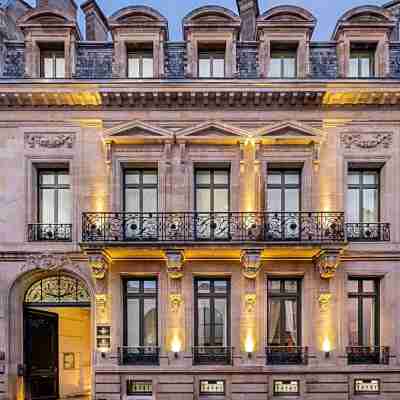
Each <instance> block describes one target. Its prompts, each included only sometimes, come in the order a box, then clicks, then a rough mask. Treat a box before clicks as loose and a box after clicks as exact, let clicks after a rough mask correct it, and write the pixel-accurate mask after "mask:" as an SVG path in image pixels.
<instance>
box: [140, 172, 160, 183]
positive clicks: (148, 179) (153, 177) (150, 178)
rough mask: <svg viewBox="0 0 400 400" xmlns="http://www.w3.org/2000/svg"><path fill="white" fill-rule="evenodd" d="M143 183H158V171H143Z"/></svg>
mask: <svg viewBox="0 0 400 400" xmlns="http://www.w3.org/2000/svg"><path fill="white" fill-rule="evenodd" d="M143 184H145V185H157V172H156V171H143Z"/></svg>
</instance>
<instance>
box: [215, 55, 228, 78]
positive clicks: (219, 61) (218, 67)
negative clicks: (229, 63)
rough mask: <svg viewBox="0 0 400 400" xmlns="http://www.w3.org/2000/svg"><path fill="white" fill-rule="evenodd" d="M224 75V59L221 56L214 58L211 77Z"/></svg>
mask: <svg viewBox="0 0 400 400" xmlns="http://www.w3.org/2000/svg"><path fill="white" fill-rule="evenodd" d="M224 76H225V60H224V59H223V58H214V63H213V77H214V78H223V77H224Z"/></svg>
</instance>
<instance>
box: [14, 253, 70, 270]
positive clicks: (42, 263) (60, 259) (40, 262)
mask: <svg viewBox="0 0 400 400" xmlns="http://www.w3.org/2000/svg"><path fill="white" fill-rule="evenodd" d="M65 268H77V267H76V265H75V264H74V263H73V262H72V260H71V258H70V257H68V256H67V255H65V254H57V253H56V254H51V253H40V254H30V255H28V256H27V258H26V261H25V263H24V264H23V265H22V267H21V271H22V272H24V271H28V270H35V269H36V270H39V271H58V270H62V269H65Z"/></svg>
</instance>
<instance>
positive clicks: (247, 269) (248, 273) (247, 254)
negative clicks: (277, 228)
mask: <svg viewBox="0 0 400 400" xmlns="http://www.w3.org/2000/svg"><path fill="white" fill-rule="evenodd" d="M240 262H241V264H242V273H243V275H244V276H245V277H246V278H248V279H255V278H256V277H257V274H258V272H259V271H260V269H261V250H258V249H256V250H243V251H242V254H241V257H240Z"/></svg>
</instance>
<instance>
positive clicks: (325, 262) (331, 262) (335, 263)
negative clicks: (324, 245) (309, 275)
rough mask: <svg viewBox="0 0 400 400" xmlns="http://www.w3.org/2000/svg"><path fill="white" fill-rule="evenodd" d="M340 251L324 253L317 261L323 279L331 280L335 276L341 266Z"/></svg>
mask: <svg viewBox="0 0 400 400" xmlns="http://www.w3.org/2000/svg"><path fill="white" fill-rule="evenodd" d="M340 256H341V252H340V251H324V252H322V253H321V254H320V255H319V257H318V258H317V260H316V265H317V268H318V271H319V274H320V276H321V278H322V279H331V278H333V277H334V276H335V273H336V270H337V269H338V267H339V264H340Z"/></svg>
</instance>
